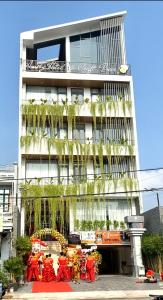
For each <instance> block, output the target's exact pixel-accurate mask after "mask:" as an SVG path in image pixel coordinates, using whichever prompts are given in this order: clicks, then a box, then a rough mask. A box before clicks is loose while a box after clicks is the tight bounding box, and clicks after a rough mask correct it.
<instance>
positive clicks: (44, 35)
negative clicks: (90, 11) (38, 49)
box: [21, 11, 127, 43]
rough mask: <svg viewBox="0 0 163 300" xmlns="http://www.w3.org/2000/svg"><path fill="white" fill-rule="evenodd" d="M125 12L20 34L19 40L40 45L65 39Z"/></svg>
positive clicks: (96, 26) (120, 15)
mask: <svg viewBox="0 0 163 300" xmlns="http://www.w3.org/2000/svg"><path fill="white" fill-rule="evenodd" d="M126 13H127V11H121V12H116V13H111V14H106V15H102V16H98V17H93V18H89V19H83V20H78V21H73V22H69V23H64V24H59V25H55V26H49V27H44V28H40V29H35V30H30V31H26V32H22V33H21V38H22V39H26V40H34V43H40V42H43V41H45V40H50V39H52V38H54V36H55V38H57V36H58V37H60V38H61V37H65V36H66V35H70V34H75V32H86V31H87V30H89V31H91V30H92V29H95V28H98V27H99V21H101V20H105V19H109V18H110V19H111V18H116V17H122V16H124V15H125V14H126Z"/></svg>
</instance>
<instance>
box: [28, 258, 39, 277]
mask: <svg viewBox="0 0 163 300" xmlns="http://www.w3.org/2000/svg"><path fill="white" fill-rule="evenodd" d="M28 266H29V271H28V278H27V280H28V281H31V280H32V278H34V280H40V273H39V265H38V256H37V255H35V253H32V255H31V256H30V257H29V260H28Z"/></svg>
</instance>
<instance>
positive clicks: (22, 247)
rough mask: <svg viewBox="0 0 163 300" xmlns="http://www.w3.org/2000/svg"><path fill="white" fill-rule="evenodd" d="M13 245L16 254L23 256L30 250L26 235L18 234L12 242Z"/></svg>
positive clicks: (30, 245)
mask: <svg viewBox="0 0 163 300" xmlns="http://www.w3.org/2000/svg"><path fill="white" fill-rule="evenodd" d="M14 247H15V249H16V254H17V256H21V257H23V256H24V255H26V254H27V253H29V252H30V251H31V249H32V244H31V242H30V239H29V237H28V236H24V237H23V236H19V237H18V238H17V239H16V241H15V243H14Z"/></svg>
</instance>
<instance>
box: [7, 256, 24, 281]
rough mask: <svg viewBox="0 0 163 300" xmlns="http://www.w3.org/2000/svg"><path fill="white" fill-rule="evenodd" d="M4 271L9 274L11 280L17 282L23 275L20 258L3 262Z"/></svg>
mask: <svg viewBox="0 0 163 300" xmlns="http://www.w3.org/2000/svg"><path fill="white" fill-rule="evenodd" d="M4 269H5V270H6V271H7V272H8V273H9V274H10V277H11V280H13V281H16V282H17V281H18V280H19V279H20V277H21V275H23V271H24V264H23V261H22V258H21V257H11V258H9V259H7V260H5V261H4Z"/></svg>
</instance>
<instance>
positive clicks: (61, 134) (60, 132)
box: [58, 123, 68, 140]
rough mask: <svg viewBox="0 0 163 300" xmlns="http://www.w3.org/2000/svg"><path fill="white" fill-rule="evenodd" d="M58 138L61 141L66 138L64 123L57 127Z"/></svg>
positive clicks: (66, 131)
mask: <svg viewBox="0 0 163 300" xmlns="http://www.w3.org/2000/svg"><path fill="white" fill-rule="evenodd" d="M58 137H59V138H60V139H63V140H64V139H67V138H68V125H67V124H66V123H64V124H63V125H61V126H59V127H58Z"/></svg>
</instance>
